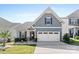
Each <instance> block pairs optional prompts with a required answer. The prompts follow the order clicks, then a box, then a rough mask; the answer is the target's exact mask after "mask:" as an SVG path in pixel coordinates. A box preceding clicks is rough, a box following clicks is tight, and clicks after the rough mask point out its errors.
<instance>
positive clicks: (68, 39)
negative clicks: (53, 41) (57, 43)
mask: <svg viewBox="0 0 79 59" xmlns="http://www.w3.org/2000/svg"><path fill="white" fill-rule="evenodd" d="M63 41H64V42H66V43H70V37H69V34H68V33H66V34H64V36H63Z"/></svg>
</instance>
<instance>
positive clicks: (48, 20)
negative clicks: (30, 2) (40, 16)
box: [45, 16, 52, 24]
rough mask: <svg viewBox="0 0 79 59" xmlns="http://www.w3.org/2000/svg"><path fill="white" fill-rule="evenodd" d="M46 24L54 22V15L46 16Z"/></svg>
mask: <svg viewBox="0 0 79 59" xmlns="http://www.w3.org/2000/svg"><path fill="white" fill-rule="evenodd" d="M45 24H52V17H50V16H47V17H45Z"/></svg>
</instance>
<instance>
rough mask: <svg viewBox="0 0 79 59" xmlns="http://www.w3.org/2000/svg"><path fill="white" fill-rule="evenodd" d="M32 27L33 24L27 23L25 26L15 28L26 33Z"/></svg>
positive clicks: (20, 25)
mask: <svg viewBox="0 0 79 59" xmlns="http://www.w3.org/2000/svg"><path fill="white" fill-rule="evenodd" d="M31 26H32V22H25V23H24V24H19V25H17V26H15V27H14V29H15V30H17V31H25V30H27V29H28V28H30V27H31Z"/></svg>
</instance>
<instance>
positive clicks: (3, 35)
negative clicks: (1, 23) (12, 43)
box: [0, 31, 11, 47]
mask: <svg viewBox="0 0 79 59" xmlns="http://www.w3.org/2000/svg"><path fill="white" fill-rule="evenodd" d="M10 37H11V33H10V32H9V31H2V32H1V33H0V38H3V46H4V47H5V43H6V39H8V38H10Z"/></svg>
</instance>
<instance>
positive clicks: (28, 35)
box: [27, 30, 30, 41]
mask: <svg viewBox="0 0 79 59" xmlns="http://www.w3.org/2000/svg"><path fill="white" fill-rule="evenodd" d="M27 39H28V41H29V39H30V31H29V30H27Z"/></svg>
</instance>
